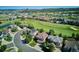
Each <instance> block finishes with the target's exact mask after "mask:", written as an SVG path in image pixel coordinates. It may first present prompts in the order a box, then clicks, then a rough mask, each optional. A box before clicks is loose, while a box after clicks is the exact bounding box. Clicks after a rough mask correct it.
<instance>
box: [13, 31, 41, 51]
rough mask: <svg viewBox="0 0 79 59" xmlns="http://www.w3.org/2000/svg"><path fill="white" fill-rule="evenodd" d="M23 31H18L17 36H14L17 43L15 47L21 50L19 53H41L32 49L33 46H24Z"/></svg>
mask: <svg viewBox="0 0 79 59" xmlns="http://www.w3.org/2000/svg"><path fill="white" fill-rule="evenodd" d="M21 32H22V31H18V32H17V33H16V34H15V36H14V43H15V46H16V47H17V48H19V51H20V52H41V51H39V50H37V49H35V48H32V47H31V46H29V45H28V44H27V45H25V44H22V42H21V38H20V34H21Z"/></svg>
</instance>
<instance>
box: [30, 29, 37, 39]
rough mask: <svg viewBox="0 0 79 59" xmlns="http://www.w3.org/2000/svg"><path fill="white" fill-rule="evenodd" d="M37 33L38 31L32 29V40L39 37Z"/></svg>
mask: <svg viewBox="0 0 79 59" xmlns="http://www.w3.org/2000/svg"><path fill="white" fill-rule="evenodd" d="M37 33H38V31H37V30H36V29H32V30H31V31H30V33H29V34H30V35H31V36H32V38H34V37H35V36H36V35H37Z"/></svg>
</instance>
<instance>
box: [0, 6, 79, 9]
mask: <svg viewBox="0 0 79 59" xmlns="http://www.w3.org/2000/svg"><path fill="white" fill-rule="evenodd" d="M76 7H79V6H0V9H44V8H76Z"/></svg>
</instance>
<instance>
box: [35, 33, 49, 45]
mask: <svg viewBox="0 0 79 59" xmlns="http://www.w3.org/2000/svg"><path fill="white" fill-rule="evenodd" d="M47 37H48V34H47V33H46V32H42V33H38V34H37V35H36V39H37V42H38V43H44V42H45V40H46V38H47Z"/></svg>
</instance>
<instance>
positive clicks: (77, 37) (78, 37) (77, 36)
mask: <svg viewBox="0 0 79 59" xmlns="http://www.w3.org/2000/svg"><path fill="white" fill-rule="evenodd" d="M75 40H77V41H79V34H78V33H77V34H76V38H75Z"/></svg>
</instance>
